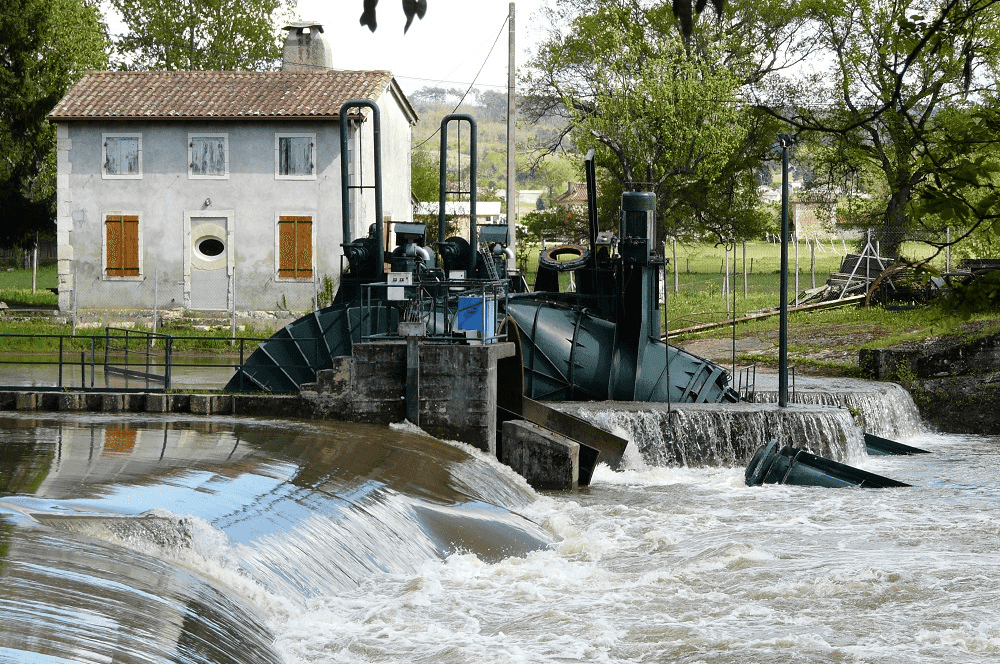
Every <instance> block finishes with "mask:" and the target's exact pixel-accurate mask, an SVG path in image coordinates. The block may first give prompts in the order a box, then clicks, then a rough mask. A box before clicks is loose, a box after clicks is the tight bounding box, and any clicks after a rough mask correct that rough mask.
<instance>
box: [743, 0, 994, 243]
mask: <svg viewBox="0 0 1000 664" xmlns="http://www.w3.org/2000/svg"><path fill="white" fill-rule="evenodd" d="M807 16H808V18H809V22H810V26H811V27H812V31H813V33H814V34H815V35H816V36H817V40H818V43H819V45H821V46H822V47H823V49H824V51H825V53H826V54H827V55H828V56H829V57H828V58H827V59H828V60H829V61H830V62H832V64H831V65H830V67H829V68H827V69H825V70H821V71H819V72H817V73H815V74H811V75H808V76H801V77H798V78H796V79H794V80H790V81H788V82H786V83H785V84H784V85H782V86H777V87H774V88H770V89H765V88H761V89H760V90H758V94H759V97H758V98H759V99H768V101H767V102H766V103H763V104H761V106H762V108H769V109H770V112H772V113H773V114H774V115H775V116H776V117H779V118H781V119H782V120H784V121H786V122H788V123H789V124H791V125H792V126H793V127H794V128H795V129H796V130H797V131H798V132H799V133H800V135H801V137H802V138H805V139H811V140H815V141H817V142H819V143H820V144H821V145H822V146H823V147H824V149H825V152H826V155H827V170H828V171H829V172H830V173H831V177H846V173H848V172H849V171H851V170H854V171H859V170H860V171H863V172H873V171H875V172H878V173H879V174H880V176H881V179H882V184H883V187H884V192H885V193H884V195H883V196H881V197H879V198H875V199H873V203H872V205H871V206H870V207H869V209H868V210H867V219H865V220H864V225H865V226H867V227H868V228H870V229H873V230H874V231H875V232H876V237H877V238H878V239H879V240H880V242H881V247H882V249H883V252H884V253H885V254H886V255H889V256H897V255H898V254H899V249H900V247H901V245H902V243H903V242H904V241H906V240H908V239H911V238H916V236H917V234H916V231H917V230H919V228H920V226H921V223H924V225H925V226H927V227H929V225H933V224H931V222H932V221H933V219H932V218H931V217H927V218H923V217H922V216H920V217H915V216H914V215H913V214H912V212H913V209H914V208H913V206H914V204H919V203H920V201H921V200H922V199H923V198H924V197H925V196H926V195H928V194H929V193H931V189H933V188H934V187H935V185H934V181H935V179H937V180H939V181H940V179H941V178H942V177H944V178H946V179H949V178H950V176H949V175H948V174H947V172H942V171H951V172H956V171H954V169H955V168H956V166H957V165H958V164H959V163H960V162H962V161H963V158H962V156H961V154H960V153H959V152H958V151H957V150H956V146H957V145H959V144H961V142H962V141H964V140H965V139H957V140H958V143H956V140H955V139H953V138H952V133H953V132H952V130H951V129H950V128H949V124H950V125H951V127H952V128H955V127H956V126H959V125H960V124H961V122H959V120H958V118H959V117H961V116H963V115H965V114H966V113H967V112H968V110H969V107H970V106H973V105H974V100H975V99H976V98H977V97H979V96H980V95H981V94H983V93H985V92H987V91H988V90H989V88H990V87H991V86H993V85H995V80H996V79H995V71H996V62H997V57H998V55H1000V35H998V33H997V28H996V26H997V20H998V19H1000V13H998V5H997V4H996V2H995V0H900V1H899V2H894V3H884V2H877V1H875V0H856V1H855V2H853V3H851V4H850V5H848V6H845V5H844V4H842V3H838V2H817V3H813V4H811V5H810V7H809V11H808V14H807ZM956 122H958V125H956ZM956 160H957V161H956ZM966 166H967V165H966ZM838 170H839V175H834V173H836V172H837V171H838ZM966 171H967V168H966ZM966 174H967V175H969V173H966ZM939 184H940V182H939ZM954 184H955V182H954V181H952V185H954ZM966 184H968V182H967V183H966ZM944 189H948V190H950V191H951V192H952V193H957V192H958V188H955V187H954V186H951V185H948V186H945V187H944ZM944 189H942V188H941V187H940V186H938V195H937V201H938V205H939V207H940V204H941V198H940V194H941V193H942V192H943V191H944ZM946 208H947V206H945V207H943V208H941V209H942V210H944V209H946ZM925 212H926V211H925ZM931 241H932V242H939V241H938V240H936V239H932V240H931Z"/></svg>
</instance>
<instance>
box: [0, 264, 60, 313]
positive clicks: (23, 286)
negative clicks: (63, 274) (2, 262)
mask: <svg viewBox="0 0 1000 664" xmlns="http://www.w3.org/2000/svg"><path fill="white" fill-rule="evenodd" d="M31 277H32V273H31V270H18V269H6V270H0V302H4V303H5V304H6V305H7V306H8V307H38V306H56V305H57V304H58V303H59V302H58V297H57V296H56V294H55V293H53V292H52V291H51V290H50V289H52V288H56V287H57V286H58V284H59V278H58V275H57V274H56V266H55V265H48V266H41V267H39V268H38V275H37V279H36V283H35V291H34V292H32V290H31Z"/></svg>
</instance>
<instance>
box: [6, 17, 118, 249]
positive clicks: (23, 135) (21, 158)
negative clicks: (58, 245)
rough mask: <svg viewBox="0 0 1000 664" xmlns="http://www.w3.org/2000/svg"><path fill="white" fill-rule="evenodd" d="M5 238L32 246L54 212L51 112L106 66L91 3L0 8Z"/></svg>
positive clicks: (102, 40) (100, 26)
mask: <svg viewBox="0 0 1000 664" xmlns="http://www.w3.org/2000/svg"><path fill="white" fill-rule="evenodd" d="M0 33H2V41H0V61H2V65H3V66H2V67H0V154H2V155H3V158H2V159H0V220H2V223H0V243H3V244H6V245H8V246H9V245H10V244H21V245H22V246H24V245H28V244H30V243H31V242H32V241H33V240H32V238H33V237H34V233H35V231H50V230H51V229H52V228H53V224H52V220H53V218H54V215H55V199H56V197H55V189H56V151H55V146H56V136H55V128H54V126H53V125H52V124H51V123H50V122H49V121H48V119H47V118H46V116H47V115H48V113H49V111H51V110H52V108H53V107H54V106H55V105H56V102H58V101H59V99H60V98H61V97H62V96H63V94H65V92H66V90H67V89H69V87H70V85H72V84H73V83H74V82H75V81H76V80H77V79H78V78H79V77H80V75H81V74H82V73H83V72H84V71H86V70H88V69H102V68H104V67H105V65H106V61H107V56H106V55H105V47H106V39H105V36H104V25H103V23H102V21H101V15H100V12H99V11H98V7H97V5H96V3H93V2H89V1H88V0H8V2H7V3H6V4H5V5H4V8H3V10H2V11H0Z"/></svg>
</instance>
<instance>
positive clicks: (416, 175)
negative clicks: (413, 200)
mask: <svg viewBox="0 0 1000 664" xmlns="http://www.w3.org/2000/svg"><path fill="white" fill-rule="evenodd" d="M440 181H441V165H440V161H439V158H438V156H437V155H436V154H435V153H433V152H425V151H423V150H414V151H413V152H411V153H410V191H411V192H413V195H414V196H416V197H417V200H419V201H421V202H424V203H426V202H428V201H437V200H438V199H439V198H440V196H441V186H440V184H439V183H440Z"/></svg>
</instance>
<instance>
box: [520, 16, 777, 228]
mask: <svg viewBox="0 0 1000 664" xmlns="http://www.w3.org/2000/svg"><path fill="white" fill-rule="evenodd" d="M748 6H749V3H747V4H746V5H744V4H741V5H740V6H739V7H738V8H737V9H732V10H731V13H730V17H731V18H732V20H731V21H730V22H727V23H725V24H723V25H719V26H708V27H706V28H705V29H711V30H712V33H711V34H712V35H714V36H715V38H716V39H717V40H719V41H721V45H720V46H713V45H712V43H711V42H712V40H710V39H708V38H706V37H705V36H703V35H702V36H696V37H695V38H694V39H693V40H689V41H685V40H683V39H682V38H681V37H680V36H679V35H678V34H677V31H676V29H675V25H674V18H673V15H672V13H671V12H672V10H671V8H670V7H669V6H667V5H663V4H656V5H649V4H648V3H644V2H632V1H631V0H623V1H622V2H617V3H604V2H595V1H593V0H564V1H563V2H562V3H561V5H560V8H561V12H562V13H561V14H559V16H558V18H559V21H558V23H561V24H564V25H565V26H566V27H565V28H564V29H562V30H554V32H553V34H552V36H551V37H550V39H549V40H548V41H546V42H545V43H543V44H542V45H541V47H540V49H539V52H538V54H537V56H536V57H535V59H534V60H533V61H532V62H531V64H530V67H531V70H530V73H529V77H528V81H529V85H530V88H531V104H530V106H529V110H530V111H533V112H534V114H535V115H536V116H540V115H542V114H561V115H562V116H563V117H565V118H566V120H567V126H566V130H565V131H566V133H568V134H571V135H572V136H573V139H574V141H575V145H576V148H577V149H578V150H579V151H580V152H581V153H583V152H585V151H586V150H588V149H590V148H593V149H594V150H595V152H596V162H595V163H596V165H597V166H598V168H599V176H600V177H601V180H602V183H601V189H602V193H605V194H606V193H607V192H610V191H614V190H617V191H619V192H620V191H622V190H635V189H642V190H648V191H653V192H654V193H655V194H656V196H657V208H658V214H659V216H660V219H661V222H662V225H663V227H664V229H665V231H666V232H667V233H669V234H671V235H688V234H696V235H704V234H706V233H710V234H713V235H714V236H715V237H717V238H718V239H724V238H729V237H753V236H755V235H757V234H758V233H760V232H762V229H763V225H764V223H765V221H766V215H765V214H764V213H763V211H762V210H761V209H760V205H759V197H758V196H757V193H756V188H757V185H756V178H755V171H756V169H757V168H758V167H759V165H760V163H761V162H763V161H764V160H765V159H766V158H768V157H769V156H770V150H771V145H772V143H773V142H774V137H775V133H776V131H777V129H778V127H777V124H776V123H775V122H774V121H773V120H771V119H769V118H767V117H765V116H764V114H762V113H759V112H757V111H755V110H754V109H752V108H749V107H748V106H747V105H745V104H744V103H743V102H742V101H741V99H740V97H739V94H738V93H739V89H740V87H741V86H742V85H743V84H744V83H745V82H746V80H747V78H748V77H749V78H750V79H751V80H757V79H759V78H760V77H762V76H763V75H764V73H765V72H766V71H769V68H771V67H773V66H774V62H776V60H775V59H774V58H773V57H771V59H770V60H768V59H759V60H757V61H751V60H750V59H748V58H747V57H746V51H745V50H744V49H743V47H742V46H738V45H736V42H742V41H748V40H751V41H752V39H750V38H749V37H748V36H746V35H743V36H740V35H736V34H735V33H733V34H729V35H727V34H726V32H725V30H728V29H731V28H732V27H733V26H734V25H746V24H745V23H740V20H741V16H742V14H741V13H740V12H743V13H744V14H745V13H746V12H747V11H748V10H747V7H748ZM778 32H779V31H772V36H773V35H776V34H778ZM731 43H732V44H733V46H732V48H730V47H729V46H730V44H731ZM757 57H760V56H757ZM610 214H613V213H612V211H610V210H607V209H604V210H603V216H605V217H607V216H609V215H610Z"/></svg>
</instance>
